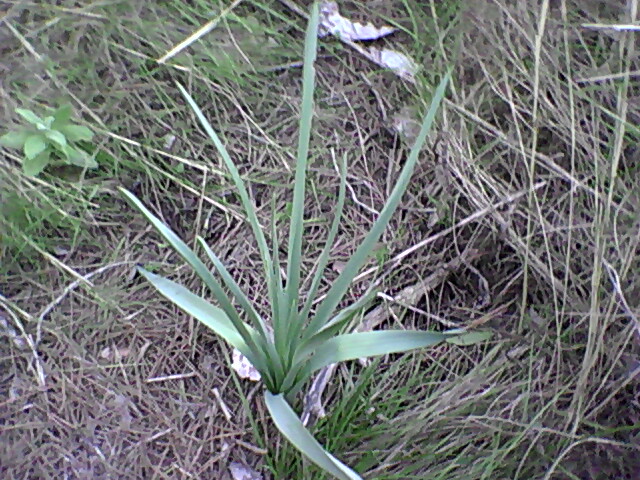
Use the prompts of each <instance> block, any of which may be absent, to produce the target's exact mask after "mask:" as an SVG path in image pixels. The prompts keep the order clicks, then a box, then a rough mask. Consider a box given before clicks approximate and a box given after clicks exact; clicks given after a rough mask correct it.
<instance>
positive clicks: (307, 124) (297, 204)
mask: <svg viewBox="0 0 640 480" xmlns="http://www.w3.org/2000/svg"><path fill="white" fill-rule="evenodd" d="M318 19H319V7H318V4H317V3H314V4H313V7H312V10H311V18H310V19H309V24H308V27H307V33H306V38H305V49H304V67H303V73H302V108H301V113H300V132H299V134H298V135H299V136H298V154H297V159H296V160H297V161H296V174H295V180H294V187H293V206H292V210H291V223H290V225H289V246H288V249H289V251H288V256H287V284H286V295H285V301H286V305H287V306H293V308H294V310H295V311H297V310H298V298H299V293H300V264H301V255H302V236H303V233H304V218H303V217H304V200H305V184H306V181H307V164H308V156H309V139H310V138H311V123H312V120H313V90H314V87H315V67H314V65H313V64H314V62H315V59H316V53H317V48H318V21H319V20H318ZM287 317H289V315H287ZM280 333H282V334H283V335H284V334H286V332H285V331H283V332H276V335H279V334H280Z"/></svg>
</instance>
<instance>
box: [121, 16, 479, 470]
mask: <svg viewBox="0 0 640 480" xmlns="http://www.w3.org/2000/svg"><path fill="white" fill-rule="evenodd" d="M317 29H318V6H317V4H316V5H314V7H313V11H312V15H311V20H310V22H309V27H308V29H307V34H306V41H305V56H304V69H303V95H302V113H301V120H300V133H299V140H298V152H297V165H296V173H295V179H294V186H293V191H294V194H293V203H292V208H291V215H290V218H291V221H290V228H289V243H288V255H287V257H288V258H287V265H286V278H287V281H286V283H285V282H283V279H282V276H281V275H280V271H281V270H280V261H279V259H278V251H279V245H278V240H277V235H276V232H275V224H274V222H273V221H272V224H271V245H269V244H268V243H267V239H266V236H265V233H264V232H263V230H262V229H261V226H260V224H259V222H258V218H257V215H256V210H255V208H254V207H253V205H252V204H251V201H250V199H249V195H248V192H247V189H246V186H245V184H244V181H243V180H242V178H241V177H240V174H239V172H238V169H237V168H236V166H235V165H234V163H233V161H232V160H231V158H230V156H229V154H228V152H227V150H226V149H225V147H224V146H223V144H222V142H221V141H220V139H219V137H218V135H217V134H216V133H215V132H214V130H213V128H212V127H211V125H210V124H209V122H208V121H207V120H206V118H205V117H204V115H203V113H202V111H201V110H200V108H199V107H198V105H197V104H196V103H195V102H194V100H193V99H192V98H191V96H190V95H189V94H188V93H187V91H186V90H185V89H184V88H183V87H182V86H181V85H178V88H179V89H180V91H181V92H182V94H183V95H184V97H185V98H186V100H187V102H188V103H189V105H190V107H191V108H192V110H193V111H194V112H195V114H196V116H197V117H198V119H199V121H200V123H201V124H202V126H203V128H204V130H205V131H206V133H207V134H208V136H209V137H210V139H211V140H212V141H213V143H214V144H215V146H216V148H217V150H218V152H219V154H220V156H221V157H222V159H223V161H224V163H225V165H226V167H227V169H228V170H229V172H230V174H231V177H232V179H233V181H234V183H235V186H236V188H237V190H238V194H239V196H240V199H241V202H242V205H243V207H244V209H245V212H246V215H247V218H248V221H249V223H250V225H251V228H252V230H253V233H254V235H255V237H256V239H257V242H258V247H259V250H260V255H261V258H262V263H263V266H264V274H265V276H266V279H267V285H268V295H269V301H270V306H271V312H270V314H271V319H272V322H271V325H268V324H267V322H266V321H265V319H264V318H262V317H261V316H260V314H259V313H258V311H257V309H256V308H255V307H254V305H253V304H252V303H251V301H250V299H249V298H248V297H247V296H246V295H245V293H244V292H243V291H242V290H241V289H240V287H239V286H238V284H237V283H236V282H235V281H234V279H233V278H232V277H231V275H230V274H229V272H228V271H227V269H226V268H225V266H224V264H223V263H222V261H221V260H220V259H219V258H218V257H217V256H216V254H215V253H214V252H213V250H212V249H211V248H210V247H209V246H208V245H207V243H206V242H205V241H204V239H203V238H201V237H198V242H199V244H200V246H201V247H202V248H203V249H204V251H205V253H206V254H207V257H208V258H209V260H210V261H211V263H212V264H213V265H214V267H215V269H216V271H217V273H218V275H219V276H220V278H221V279H222V283H223V284H224V286H225V287H226V288H227V289H228V290H229V291H230V293H231V295H232V297H233V299H235V301H236V302H237V304H238V305H239V307H240V311H238V310H236V308H234V306H233V304H232V299H231V297H229V296H228V295H227V294H226V293H225V290H224V289H223V285H222V284H221V283H220V282H219V281H218V280H217V279H216V278H215V277H214V275H213V274H212V273H211V271H210V270H209V269H208V268H207V267H206V266H205V264H204V263H203V262H202V261H201V260H200V259H199V258H198V257H197V255H196V254H195V253H194V252H193V251H192V250H191V249H190V248H189V247H188V246H187V245H186V244H185V243H184V242H183V241H182V240H181V239H180V238H179V237H178V236H177V235H176V234H175V233H174V232H173V231H172V230H171V229H169V228H168V227H167V226H166V225H165V224H163V223H162V222H161V221H160V220H159V219H158V218H157V217H155V216H154V215H153V214H152V213H151V212H150V211H149V210H148V209H147V208H146V207H145V206H144V205H143V204H142V202H140V200H138V199H137V198H136V197H135V196H134V195H133V194H131V193H130V192H128V191H126V190H124V189H121V191H122V192H123V194H124V195H125V197H126V198H127V199H128V200H129V201H130V202H131V203H132V205H134V206H135V207H136V208H137V209H139V210H140V211H141V212H142V213H143V214H144V215H145V216H146V217H147V219H148V220H149V221H150V222H151V223H152V224H153V225H154V227H155V228H156V229H157V230H158V231H159V233H160V234H161V235H162V236H163V237H164V238H165V239H166V240H167V241H168V242H169V244H171V246H172V247H173V248H174V249H175V250H176V251H177V252H178V253H179V254H180V255H181V256H182V258H183V259H184V260H186V261H187V263H189V265H191V267H192V268H193V269H194V270H195V271H196V272H197V274H198V275H199V276H200V278H201V279H202V280H203V281H204V283H205V284H206V285H207V287H208V288H209V289H210V291H211V293H212V294H213V296H214V297H215V299H216V300H217V302H218V304H219V305H220V307H216V306H213V305H211V304H210V303H208V302H207V301H205V300H204V299H203V298H201V297H200V296H198V295H196V294H194V293H192V292H191V291H189V290H188V289H186V288H185V287H183V286H181V285H179V284H177V283H176V282H173V281H171V280H169V279H166V278H164V277H161V276H159V275H156V274H154V273H151V272H149V271H148V270H145V269H144V268H139V272H140V273H141V274H142V275H143V276H144V277H145V278H146V279H147V280H148V281H149V282H150V283H151V284H152V285H153V286H154V287H155V288H156V289H157V290H158V291H159V292H160V293H161V294H162V295H163V296H165V297H166V298H167V299H169V300H171V301H172V302H174V303H175V304H176V305H177V306H178V307H180V308H181V309H182V310H183V311H184V312H186V313H188V314H189V315H191V316H193V317H195V318H196V319H198V320H199V321H200V322H202V323H203V324H204V325H206V326H207V327H209V328H211V329H212V330H213V331H214V332H215V333H216V334H218V335H219V336H221V337H222V338H223V339H225V340H226V341H227V342H228V343H229V344H231V345H233V346H234V347H235V348H237V349H238V350H239V351H240V352H241V353H242V354H244V355H245V356H246V357H247V359H248V360H249V361H250V362H251V363H252V364H253V366H254V367H255V368H256V369H257V370H258V371H259V372H260V374H261V376H262V379H263V381H264V383H265V386H266V391H265V394H264V396H265V402H266V405H267V408H268V410H269V412H270V414H271V417H272V418H273V420H274V423H275V424H276V426H277V427H278V429H279V430H280V431H281V432H282V434H283V435H284V436H285V437H286V438H287V439H289V441H291V443H292V444H293V445H294V446H295V447H296V448H298V449H299V450H300V451H301V452H302V453H303V454H305V455H306V456H307V457H308V458H309V459H311V460H312V461H313V462H314V463H316V464H317V465H319V466H320V467H321V468H323V469H324V470H326V471H327V472H329V473H331V474H333V475H334V476H335V477H337V478H339V479H348V480H353V479H359V478H360V476H359V475H358V474H357V473H355V472H354V471H353V470H351V469H350V468H349V467H347V466H346V465H344V464H343V463H341V462H340V461H339V460H337V459H336V458H335V457H333V456H332V455H331V454H330V453H328V452H327V451H325V450H324V448H323V447H322V446H321V445H320V444H319V443H318V441H317V440H316V439H315V438H314V437H313V436H312V435H311V434H310V433H309V432H308V431H307V430H306V429H305V427H304V426H303V425H302V422H301V421H300V420H299V418H298V416H297V415H296V413H295V412H294V410H293V409H292V407H291V403H292V402H293V401H294V400H295V397H296V394H297V393H298V392H299V391H300V390H301V389H302V387H303V386H304V385H305V383H306V382H307V381H308V380H309V379H310V377H311V376H312V375H313V374H314V373H315V372H316V371H318V370H319V369H321V368H323V367H325V366H327V365H329V364H332V363H337V362H342V361H347V360H353V359H357V358H361V357H368V356H375V355H384V354H389V353H395V352H403V351H407V350H411V349H415V348H422V347H427V346H431V345H435V344H437V343H440V342H443V341H450V342H452V343H459V344H466V343H469V341H470V340H472V338H470V337H469V335H470V334H467V333H465V332H464V331H461V330H456V331H449V332H425V331H406V330H392V331H374V332H360V333H344V331H345V329H346V328H347V327H348V324H349V321H350V320H351V319H352V318H353V316H354V314H355V313H356V312H358V311H359V310H360V309H361V308H362V307H363V306H365V305H366V304H367V303H369V302H370V301H371V300H372V298H373V296H374V292H369V293H368V294H367V295H364V296H363V297H362V298H361V299H359V300H358V301H357V302H355V303H354V304H352V305H350V306H348V307H346V308H345V309H343V310H341V311H339V312H337V313H336V312H335V310H336V308H337V306H338V304H339V303H340V301H341V300H342V298H343V297H344V295H345V293H346V292H347V290H348V288H349V286H350V284H351V282H352V280H353V278H354V277H355V275H356V273H357V272H358V270H359V269H360V268H361V267H362V266H363V265H364V263H365V262H366V260H367V258H368V257H369V256H370V255H372V254H374V252H375V248H376V246H377V241H378V239H379V238H380V236H381V234H382V233H383V231H384V230H385V228H386V227H387V225H388V223H389V220H390V219H391V216H392V215H393V213H394V212H395V210H396V208H397V207H398V204H399V202H400V200H401V198H402V195H403V193H404V192H405V190H406V188H407V185H408V183H409V180H410V178H411V174H412V172H413V169H414V166H415V165H416V162H417V161H418V156H419V152H420V150H421V147H422V146H423V144H424V142H425V140H426V137H427V134H428V132H429V130H430V127H431V124H432V123H433V120H434V118H435V115H436V112H437V110H438V108H439V105H440V102H441V100H442V98H443V97H444V93H445V89H446V86H447V83H448V79H449V76H448V75H447V76H445V78H444V79H443V80H442V82H441V83H440V85H439V86H438V88H437V89H436V91H435V94H434V97H433V101H432V104H431V106H430V108H429V110H428V112H427V114H426V116H425V117H424V121H423V123H422V128H421V130H420V134H419V135H418V139H417V141H416V144H415V145H414V147H413V149H412V150H411V152H410V154H409V157H408V159H407V161H406V163H405V166H404V167H403V169H402V172H401V173H400V176H399V179H398V182H397V184H396V186H395V188H394V189H393V191H392V193H391V195H390V197H389V199H388V201H387V204H386V205H385V207H384V208H383V210H382V212H381V213H380V216H379V217H378V219H377V220H376V222H375V223H374V225H373V226H372V228H371V231H370V232H369V233H368V235H367V236H366V237H365V239H364V240H363V242H362V244H361V245H360V246H359V247H358V249H357V250H356V252H355V253H354V254H353V256H352V257H351V258H350V260H349V261H348V262H347V265H346V266H345V268H344V269H343V270H342V272H341V273H340V275H339V276H338V278H337V279H336V281H335V282H334V284H333V285H332V287H331V288H330V289H329V291H328V292H327V294H326V296H325V297H324V299H323V300H322V301H321V302H320V303H319V305H318V307H317V308H316V309H315V311H314V312H312V305H313V304H314V300H315V299H316V296H317V293H318V288H319V286H320V283H321V280H322V277H323V272H324V270H325V268H326V266H327V263H328V260H329V252H330V249H331V246H332V245H333V243H334V239H335V237H336V235H337V232H338V226H339V223H340V218H341V215H342V209H343V206H344V202H345V192H346V162H345V160H344V159H343V161H342V164H341V169H340V170H341V172H340V189H339V194H338V201H337V208H336V215H335V217H334V219H333V221H332V225H331V227H330V231H329V235H328V239H327V242H326V244H325V247H324V249H323V251H322V252H321V255H320V259H319V261H318V267H317V269H316V271H315V272H314V275H313V279H312V282H311V286H310V290H309V292H308V295H307V298H306V299H305V300H304V301H302V299H301V297H300V288H301V272H300V265H301V256H302V242H303V228H304V227H303V224H304V218H303V216H304V198H305V183H306V173H307V163H308V152H309V139H310V134H311V121H312V116H313V111H312V107H313V89H314V81H315V78H314V77H315V71H314V66H313V64H314V61H315V57H316V47H317ZM241 314H242V317H241ZM245 320H248V321H245ZM271 330H272V332H273V334H271V333H270V331H271ZM482 338H486V336H484V337H482V336H480V337H477V336H475V337H474V338H473V339H475V340H479V339H482Z"/></svg>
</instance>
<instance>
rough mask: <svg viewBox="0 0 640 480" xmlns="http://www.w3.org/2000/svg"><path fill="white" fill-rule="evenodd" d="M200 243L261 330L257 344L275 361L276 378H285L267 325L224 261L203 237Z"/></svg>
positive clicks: (273, 363)
mask: <svg viewBox="0 0 640 480" xmlns="http://www.w3.org/2000/svg"><path fill="white" fill-rule="evenodd" d="M198 242H199V243H200V245H201V246H202V248H204V251H205V253H206V254H207V256H208V257H209V259H210V260H211V263H213V266H214V267H215V269H216V270H217V271H218V273H219V275H220V277H221V278H222V281H223V282H224V283H225V285H226V286H227V288H228V289H229V291H230V292H231V294H232V295H233V296H234V298H235V299H236V301H237V302H238V303H239V304H240V307H241V308H242V309H243V310H244V311H245V312H246V313H247V315H248V316H249V318H250V319H251V320H252V321H253V322H254V324H255V325H256V326H257V327H258V328H259V330H260V336H259V338H258V340H257V343H259V345H260V346H261V348H262V350H263V351H264V352H266V353H267V356H268V357H269V358H271V359H273V361H272V362H271V363H270V365H271V366H273V367H275V369H276V371H275V372H273V375H274V377H275V378H281V377H283V376H284V367H283V364H282V362H281V361H280V359H279V357H278V356H277V355H276V351H275V348H274V345H273V343H272V342H271V341H270V339H269V336H270V335H269V332H268V331H267V325H266V323H265V321H264V320H263V319H262V318H261V317H260V315H259V314H258V312H257V311H256V309H255V307H254V306H253V304H252V303H251V301H250V300H249V298H248V297H247V296H246V294H245V293H244V292H243V291H242V289H241V288H240V286H239V285H238V284H237V283H236V281H235V280H234V279H233V277H232V276H231V274H230V273H229V271H228V270H227V268H226V267H225V266H224V264H223V263H222V261H221V260H220V259H219V258H218V256H217V255H216V254H215V253H214V252H213V250H211V248H210V247H209V245H207V242H205V241H204V239H203V238H202V237H198Z"/></svg>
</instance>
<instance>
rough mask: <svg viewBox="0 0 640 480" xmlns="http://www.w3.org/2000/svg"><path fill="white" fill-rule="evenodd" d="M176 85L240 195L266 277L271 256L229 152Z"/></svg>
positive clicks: (242, 181)
mask: <svg viewBox="0 0 640 480" xmlns="http://www.w3.org/2000/svg"><path fill="white" fill-rule="evenodd" d="M177 85H178V88H179V89H180V91H181V92H182V95H183V96H184V98H185V99H186V100H187V103H189V106H190V107H191V109H192V110H193V112H194V113H195V114H196V117H198V120H199V121H200V124H201V125H202V127H203V128H204V130H205V132H207V135H208V136H209V138H210V139H211V141H212V142H213V144H214V145H215V147H216V149H217V150H218V153H219V154H220V156H221V157H222V160H223V161H224V163H225V165H226V167H227V170H229V173H230V174H231V178H232V179H233V183H234V184H235V186H236V188H237V189H238V195H240V200H241V202H242V207H243V208H244V210H245V213H246V215H247V218H248V220H249V224H250V225H251V229H252V230H253V234H254V235H255V237H256V240H257V242H258V248H259V249H260V256H261V258H262V262H263V264H264V268H265V273H266V274H267V275H268V274H269V271H270V268H271V255H270V254H269V247H268V246H267V240H266V239H265V236H264V232H263V231H262V229H261V227H260V222H259V221H258V216H257V215H256V210H255V208H254V206H253V204H252V203H251V199H250V198H249V193H248V192H247V188H246V186H245V184H244V180H242V177H241V176H240V172H239V171H238V168H237V167H236V166H235V164H234V163H233V160H231V157H230V156H229V152H227V149H226V148H225V146H224V145H223V144H222V141H221V140H220V138H219V137H218V135H217V134H216V132H215V131H214V130H213V128H212V127H211V124H210V123H209V121H208V120H207V119H206V117H205V116H204V114H203V113H202V110H200V107H198V105H197V104H196V102H195V101H194V100H193V98H191V95H189V93H188V92H187V90H186V89H185V88H184V87H183V86H182V85H180V84H177Z"/></svg>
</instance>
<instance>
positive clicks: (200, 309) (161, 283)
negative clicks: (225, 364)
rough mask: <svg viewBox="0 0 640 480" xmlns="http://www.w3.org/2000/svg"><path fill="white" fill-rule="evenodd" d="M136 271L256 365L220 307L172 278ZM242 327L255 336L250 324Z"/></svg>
mask: <svg viewBox="0 0 640 480" xmlns="http://www.w3.org/2000/svg"><path fill="white" fill-rule="evenodd" d="M138 272H140V274H141V275H142V276H144V277H145V278H146V279H147V280H148V281H149V283H151V285H153V287H154V288H155V289H156V290H158V292H159V293H160V294H161V295H162V296H163V297H165V298H167V299H168V300H171V302H173V303H174V304H176V305H177V306H178V307H179V308H180V309H181V310H182V311H184V312H185V313H187V314H188V315H191V316H192V317H193V318H195V319H196V320H198V321H199V322H201V323H202V324H203V325H205V326H207V327H209V328H210V329H211V330H213V331H214V332H215V333H216V334H217V335H219V336H220V337H222V338H223V339H224V340H225V341H226V342H227V343H229V344H230V345H232V346H234V347H236V348H237V349H238V350H240V351H241V352H242V354H243V355H244V356H246V357H247V358H248V359H249V361H251V363H253V364H254V366H255V365H256V364H255V363H254V362H255V361H257V359H256V358H255V355H254V354H253V352H252V351H251V349H250V348H249V346H248V345H247V342H245V340H244V339H243V338H242V336H241V335H240V333H239V332H238V330H237V329H236V327H235V325H234V324H233V323H232V322H231V320H230V319H229V317H228V316H227V314H226V313H225V312H224V311H223V310H222V309H221V308H218V307H215V306H213V305H211V304H210V303H209V302H207V301H206V300H204V299H203V298H201V297H199V296H198V295H196V294H195V293H193V292H191V291H190V290H189V289H187V288H185V287H183V286H182V285H180V284H179V283H176V282H174V281H173V280H169V279H168V278H165V277H163V276H161V275H156V274H155V273H151V272H149V271H147V270H145V269H144V268H141V267H138ZM244 329H245V330H246V332H247V333H248V334H249V335H250V336H251V337H252V338H256V337H257V333H256V332H255V331H254V330H253V329H252V328H251V326H249V325H246V324H245V325H244Z"/></svg>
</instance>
